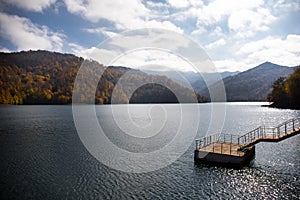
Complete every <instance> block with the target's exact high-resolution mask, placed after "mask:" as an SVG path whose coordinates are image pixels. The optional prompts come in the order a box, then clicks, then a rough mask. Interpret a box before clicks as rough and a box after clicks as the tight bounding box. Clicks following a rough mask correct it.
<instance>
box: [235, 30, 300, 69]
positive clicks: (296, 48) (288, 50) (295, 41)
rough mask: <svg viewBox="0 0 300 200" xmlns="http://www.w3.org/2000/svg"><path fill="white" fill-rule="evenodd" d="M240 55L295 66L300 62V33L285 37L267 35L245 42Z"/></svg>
mask: <svg viewBox="0 0 300 200" xmlns="http://www.w3.org/2000/svg"><path fill="white" fill-rule="evenodd" d="M238 55H242V56H246V57H247V59H251V60H257V61H261V62H264V61H270V62H274V63H276V64H280V65H288V66H294V65H299V63H300V35H292V34H290V35H287V37H286V38H285V39H281V38H278V37H267V38H264V39H261V40H257V41H253V42H249V43H247V44H245V45H244V46H243V47H242V48H241V49H240V51H239V52H238Z"/></svg>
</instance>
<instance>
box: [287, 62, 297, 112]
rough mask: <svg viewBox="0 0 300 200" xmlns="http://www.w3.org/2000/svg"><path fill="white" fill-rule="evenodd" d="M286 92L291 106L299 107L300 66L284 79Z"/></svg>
mask: <svg viewBox="0 0 300 200" xmlns="http://www.w3.org/2000/svg"><path fill="white" fill-rule="evenodd" d="M285 84H286V92H287V95H288V98H289V101H290V104H291V105H292V107H295V108H300V67H298V68H297V69H296V70H295V72H294V73H293V74H292V75H291V76H290V77H289V78H288V80H287V81H286V83H285Z"/></svg>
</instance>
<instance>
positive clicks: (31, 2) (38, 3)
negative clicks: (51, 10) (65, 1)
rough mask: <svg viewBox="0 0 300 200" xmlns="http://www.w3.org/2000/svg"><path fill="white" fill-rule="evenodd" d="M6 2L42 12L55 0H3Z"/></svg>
mask: <svg viewBox="0 0 300 200" xmlns="http://www.w3.org/2000/svg"><path fill="white" fill-rule="evenodd" d="M4 1H5V2H6V3H9V4H12V5H15V6H17V7H19V8H22V9H25V10H29V11H35V12H42V11H43V10H44V9H45V8H48V7H50V5H51V4H53V3H55V2H56V0H4Z"/></svg>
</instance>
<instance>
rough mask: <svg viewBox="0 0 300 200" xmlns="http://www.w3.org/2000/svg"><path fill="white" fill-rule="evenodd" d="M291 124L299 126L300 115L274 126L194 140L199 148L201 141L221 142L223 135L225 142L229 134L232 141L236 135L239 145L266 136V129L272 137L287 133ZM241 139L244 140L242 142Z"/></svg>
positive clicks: (204, 143) (209, 142)
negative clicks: (238, 133) (244, 132)
mask: <svg viewBox="0 0 300 200" xmlns="http://www.w3.org/2000/svg"><path fill="white" fill-rule="evenodd" d="M290 123H291V124H290ZM291 125H292V129H295V128H299V127H300V117H296V118H293V119H289V120H287V121H285V122H283V123H281V124H279V125H278V126H275V127H266V126H259V127H257V128H255V129H253V130H251V131H249V132H247V133H246V134H243V135H236V134H226V133H216V134H211V135H208V136H205V137H202V138H198V139H196V140H195V141H196V148H199V147H200V146H202V145H201V143H202V142H203V146H202V147H205V146H208V145H210V144H212V143H214V142H220V141H221V142H222V140H221V139H222V138H221V137H223V142H226V135H227V136H230V138H231V141H232V139H233V137H237V141H238V142H237V143H238V144H239V145H240V144H242V145H245V144H248V143H251V142H253V141H254V140H255V139H258V138H261V137H263V136H266V134H267V133H270V132H266V130H268V129H269V130H272V132H271V133H272V134H273V137H275V135H277V136H278V137H280V136H281V135H282V134H285V133H287V131H288V130H290V129H291V127H290V126H291ZM282 127H284V131H282V132H281V128H282ZM276 130H277V131H276ZM220 138H221V139H220ZM242 141H244V142H242Z"/></svg>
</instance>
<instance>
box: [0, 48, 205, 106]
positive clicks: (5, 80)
mask: <svg viewBox="0 0 300 200" xmlns="http://www.w3.org/2000/svg"><path fill="white" fill-rule="evenodd" d="M83 61H84V59H83V58H80V57H77V56H74V55H71V54H61V53H54V52H48V51H40V50H39V51H28V52H24V51H23V52H17V53H0V76H1V77H0V104H69V103H71V102H72V92H73V85H74V81H75V78H76V75H77V72H78V69H79V67H80V66H81V64H82V62H83ZM86 62H91V64H93V65H96V66H97V67H99V69H102V70H104V73H103V75H102V77H101V79H100V80H99V82H98V86H97V90H96V94H95V103H97V104H109V103H111V96H112V92H113V91H114V92H115V93H116V94H117V95H116V98H117V99H115V100H114V102H117V103H128V102H134V103H137V102H147V103H151V102H152V101H153V102H157V103H158V102H177V98H176V97H175V96H174V95H170V91H169V90H168V89H167V87H170V88H173V89H175V90H176V91H178V92H179V93H180V94H182V95H183V96H186V97H187V98H186V99H187V101H186V102H188V99H190V97H192V96H193V95H194V96H195V94H194V93H193V92H192V91H191V90H189V89H187V88H184V87H182V86H180V85H179V84H177V83H175V82H173V81H171V80H170V79H168V78H166V77H162V76H154V75H147V74H145V73H143V72H141V71H139V70H133V69H129V68H125V67H104V66H103V65H101V64H99V63H97V62H95V61H87V60H86ZM128 71H131V73H130V74H131V76H129V77H128V79H130V80H128V81H130V83H132V84H133V85H135V84H137V85H139V84H141V83H147V82H149V83H152V82H154V83H155V82H158V83H161V85H166V86H167V87H163V86H161V85H157V84H153V85H152V86H151V87H149V85H148V86H147V85H146V86H144V87H142V88H141V89H138V90H137V91H135V93H134V97H133V99H132V100H130V98H131V97H130V96H129V97H128V96H126V93H125V92H124V90H128V89H129V88H126V87H130V86H129V85H126V87H125V88H122V87H118V88H117V89H114V88H115V85H116V84H117V82H118V80H119V78H120V77H121V76H122V75H124V73H126V72H128ZM91 73H92V72H91ZM125 81H126V80H125ZM90 86H91V85H84V87H83V88H81V90H82V92H83V93H82V96H81V98H83V99H82V100H83V102H84V98H86V95H85V94H86V93H87V92H89V88H90ZM171 93H172V92H171ZM157 94H159V95H157ZM154 97H156V98H155V99H154ZM197 99H198V100H199V101H204V98H202V97H201V96H200V95H197Z"/></svg>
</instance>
